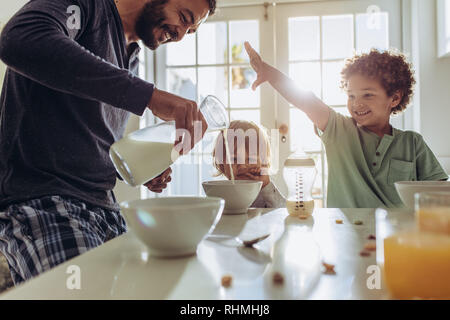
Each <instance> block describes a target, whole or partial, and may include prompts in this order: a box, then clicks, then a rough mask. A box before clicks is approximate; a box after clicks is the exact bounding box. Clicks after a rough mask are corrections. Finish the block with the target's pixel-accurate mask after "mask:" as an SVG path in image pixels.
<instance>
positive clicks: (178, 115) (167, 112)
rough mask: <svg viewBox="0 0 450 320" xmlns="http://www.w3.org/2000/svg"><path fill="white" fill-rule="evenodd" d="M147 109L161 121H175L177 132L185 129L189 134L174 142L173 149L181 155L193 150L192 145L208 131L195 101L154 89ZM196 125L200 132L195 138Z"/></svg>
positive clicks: (179, 137)
mask: <svg viewBox="0 0 450 320" xmlns="http://www.w3.org/2000/svg"><path fill="white" fill-rule="evenodd" d="M148 108H149V109H150V110H152V112H153V114H154V115H155V116H157V117H159V118H161V119H162V120H165V121H170V120H175V125H176V129H177V130H178V129H185V130H187V131H186V134H187V133H188V132H189V135H190V136H186V135H184V137H183V135H181V136H178V137H177V141H175V149H176V150H177V151H178V152H179V153H181V154H186V153H188V152H189V151H190V150H191V149H192V148H194V145H195V144H196V143H197V142H199V141H200V140H201V139H202V138H203V136H204V134H205V132H206V130H207V129H208V124H207V123H206V120H205V118H204V117H203V115H202V114H201V112H200V111H199V109H198V107H197V103H196V102H195V101H191V100H187V99H184V98H182V97H179V96H176V95H173V94H171V93H169V92H166V91H162V90H158V89H156V88H155V89H154V91H153V96H152V99H151V101H150V104H149V105H148ZM196 123H197V125H198V126H199V125H201V131H200V130H198V131H199V132H197V136H195V135H194V125H195V124H196Z"/></svg>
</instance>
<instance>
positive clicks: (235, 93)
mask: <svg viewBox="0 0 450 320" xmlns="http://www.w3.org/2000/svg"><path fill="white" fill-rule="evenodd" d="M272 11H273V7H272V6H270V7H264V6H247V7H237V8H234V7H233V8H232V7H228V8H221V9H220V10H218V12H217V13H216V14H215V15H214V16H213V17H211V18H209V19H208V21H207V22H206V23H204V24H203V25H201V26H200V28H199V30H198V32H197V33H196V34H194V35H187V36H186V37H185V39H183V41H180V42H177V43H169V44H168V45H165V46H161V47H160V48H159V49H158V50H157V51H156V64H155V68H156V83H157V86H158V87H159V88H161V89H164V90H167V91H169V92H171V93H174V94H177V95H180V96H183V97H185V98H188V99H192V100H195V101H197V102H198V103H199V104H200V102H201V101H202V100H203V98H205V97H206V96H207V95H210V94H212V95H215V96H217V97H218V98H219V99H220V100H221V101H222V102H223V103H224V105H225V106H226V108H227V111H228V114H229V117H230V119H231V120H236V119H246V120H251V121H254V122H256V123H258V124H262V125H263V126H265V127H266V128H267V129H270V128H275V117H274V102H275V94H274V92H273V90H270V88H268V87H266V88H262V89H258V90H257V91H256V92H253V91H252V89H251V85H252V83H253V81H254V80H255V79H256V74H255V72H254V71H253V70H252V68H251V67H250V63H249V59H248V56H247V54H246V52H245V49H244V41H250V42H251V43H252V45H254V46H255V48H257V49H258V50H259V51H260V52H261V53H262V54H263V55H264V56H265V57H266V58H268V59H269V61H270V62H271V63H274V59H273V50H272V48H273V20H272V19H269V17H267V19H266V18H265V16H266V13H268V14H269V13H270V14H271V13H272ZM216 136H217V133H208V134H207V135H206V136H205V137H204V139H203V140H202V142H201V143H199V144H198V145H197V146H196V148H195V149H194V150H192V151H191V152H190V154H189V155H188V156H185V157H182V159H180V160H178V161H177V163H176V164H175V165H174V166H173V167H172V169H173V174H172V182H171V183H170V184H169V186H168V188H167V189H166V190H165V191H164V193H163V195H204V192H203V189H202V186H201V182H202V181H206V180H213V179H218V178H220V177H217V176H216V171H215V169H214V167H213V166H212V161H211V160H212V157H211V153H212V149H213V145H214V141H215V138H216ZM277 159H278V157H277Z"/></svg>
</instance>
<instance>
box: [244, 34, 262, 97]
mask: <svg viewBox="0 0 450 320" xmlns="http://www.w3.org/2000/svg"><path fill="white" fill-rule="evenodd" d="M244 46H245V51H247V54H248V56H249V57H250V64H251V66H252V68H253V70H255V72H256V74H257V78H256V80H255V82H254V83H253V85H252V89H253V90H256V88H258V86H259V85H260V84H262V83H264V82H266V81H267V77H266V75H265V68H264V67H265V63H264V61H263V60H262V58H261V56H260V55H259V54H258V52H256V51H255V49H253V48H252V46H251V45H250V43H249V42H248V41H245V43H244Z"/></svg>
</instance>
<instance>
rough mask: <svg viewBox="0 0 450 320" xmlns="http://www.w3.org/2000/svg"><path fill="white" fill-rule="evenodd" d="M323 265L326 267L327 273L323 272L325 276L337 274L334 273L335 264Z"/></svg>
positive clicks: (323, 263)
mask: <svg viewBox="0 0 450 320" xmlns="http://www.w3.org/2000/svg"><path fill="white" fill-rule="evenodd" d="M322 265H323V266H324V267H325V271H324V272H323V273H324V274H332V275H335V274H336V271H334V264H329V263H325V262H322Z"/></svg>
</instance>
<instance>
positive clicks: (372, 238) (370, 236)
mask: <svg viewBox="0 0 450 320" xmlns="http://www.w3.org/2000/svg"><path fill="white" fill-rule="evenodd" d="M376 239H377V237H375V236H374V235H373V234H371V235H369V236H368V237H367V240H376Z"/></svg>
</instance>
